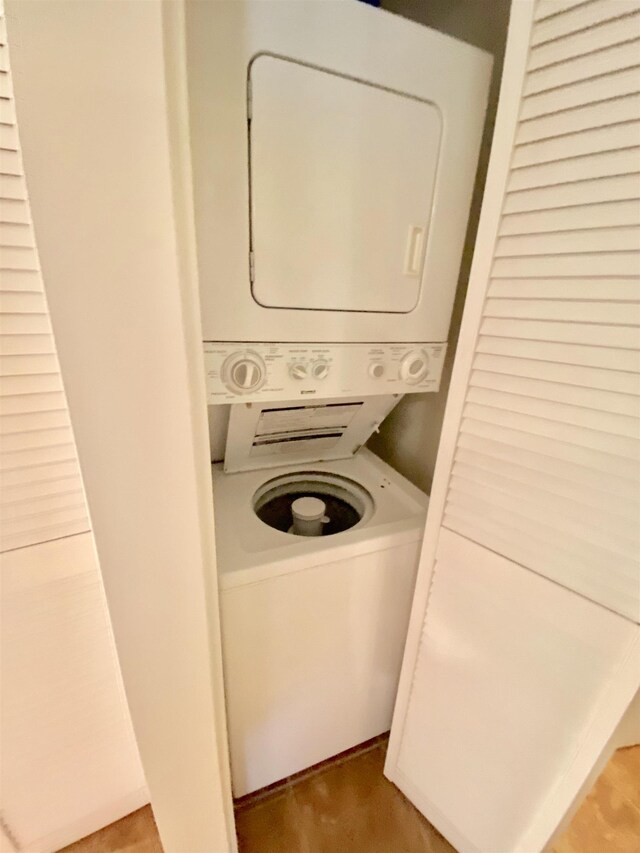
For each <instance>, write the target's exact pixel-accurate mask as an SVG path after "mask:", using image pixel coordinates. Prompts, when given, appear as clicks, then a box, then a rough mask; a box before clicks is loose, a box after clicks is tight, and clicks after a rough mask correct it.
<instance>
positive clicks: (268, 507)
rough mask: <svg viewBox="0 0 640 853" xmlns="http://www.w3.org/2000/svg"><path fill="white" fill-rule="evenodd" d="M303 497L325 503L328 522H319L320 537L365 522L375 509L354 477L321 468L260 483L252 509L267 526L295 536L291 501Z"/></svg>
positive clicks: (366, 493)
mask: <svg viewBox="0 0 640 853" xmlns="http://www.w3.org/2000/svg"><path fill="white" fill-rule="evenodd" d="M302 497H310V498H318V499H320V500H321V501H323V502H324V504H325V506H326V510H325V516H326V517H327V518H328V521H327V522H326V523H324V524H323V525H322V532H321V535H322V536H333V535H335V534H336V533H343V532H344V531H345V530H351V529H352V528H354V527H356V526H357V525H358V524H364V523H366V522H367V521H368V520H369V519H370V518H371V516H372V515H373V511H374V508H375V505H374V501H373V498H372V497H371V495H370V494H369V492H368V491H367V490H366V489H365V488H363V487H362V486H361V485H360V484H359V483H356V482H355V480H350V479H349V478H348V477H341V476H339V475H338V474H326V473H323V472H320V471H297V472H296V473H295V474H286V475H284V476H282V477H275V478H274V479H273V480H268V481H267V482H266V483H263V485H262V486H260V488H259V489H258V490H257V491H256V493H255V494H254V496H253V511H254V512H255V514H256V515H257V516H258V518H259V519H260V520H261V521H262V522H264V523H265V524H268V525H269V527H273V528H274V529H275V530H280V531H281V532H282V533H289V534H290V535H292V536H295V535H296V534H295V533H293V532H292V526H293V513H292V510H291V504H292V503H293V502H294V501H295V500H297V499H298V498H302Z"/></svg>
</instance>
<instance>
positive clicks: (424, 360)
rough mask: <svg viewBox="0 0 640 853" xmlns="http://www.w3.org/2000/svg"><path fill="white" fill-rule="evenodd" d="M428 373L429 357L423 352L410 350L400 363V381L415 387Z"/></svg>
mask: <svg viewBox="0 0 640 853" xmlns="http://www.w3.org/2000/svg"><path fill="white" fill-rule="evenodd" d="M428 373H429V356H428V355H427V353H426V352H425V351H424V350H423V349H420V350H411V352H408V353H407V354H406V355H405V357H404V358H403V359H402V361H401V362H400V379H402V381H403V382H408V383H409V384H410V385H415V384H417V383H418V382H421V381H422V380H423V379H424V378H425V376H426V375H427V374H428Z"/></svg>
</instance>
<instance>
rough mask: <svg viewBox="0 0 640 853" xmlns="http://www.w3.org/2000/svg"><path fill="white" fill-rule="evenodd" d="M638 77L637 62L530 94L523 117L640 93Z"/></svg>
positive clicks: (523, 108)
mask: <svg viewBox="0 0 640 853" xmlns="http://www.w3.org/2000/svg"><path fill="white" fill-rule="evenodd" d="M607 2H608V0H607ZM638 77H640V62H637V63H636V65H635V66H634V67H633V68H625V69H623V70H622V71H618V72H614V73H613V74H607V75H604V76H602V77H598V78H596V79H595V80H593V79H590V80H583V81H581V82H578V83H570V84H568V85H566V86H560V87H559V88H554V89H548V90H547V91H545V92H540V93H538V94H536V95H528V96H527V97H526V98H524V100H523V102H522V108H521V110H520V118H522V119H529V118H535V117H536V116H541V115H548V114H549V113H555V112H558V111H559V110H568V109H571V108H572V107H579V106H583V105H585V104H592V103H595V102H597V101H604V100H607V99H610V98H619V97H620V96H621V95H629V94H631V93H632V92H637V91H638Z"/></svg>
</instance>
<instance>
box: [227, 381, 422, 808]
mask: <svg viewBox="0 0 640 853" xmlns="http://www.w3.org/2000/svg"><path fill="white" fill-rule="evenodd" d="M397 399H398V398H397V397H384V396H382V397H368V398H350V399H339V400H337V399H330V400H321V401H314V402H313V403H312V404H307V405H304V406H301V405H300V403H299V401H294V403H293V405H292V404H291V403H279V404H277V406H276V407H273V406H272V405H268V404H258V405H256V404H252V405H248V406H245V405H237V406H233V407H232V411H231V417H230V423H229V430H228V438H227V450H226V454H225V464H224V466H223V465H221V464H216V465H214V466H213V489H214V503H215V523H216V544H217V560H218V577H219V586H220V601H221V615H222V638H223V655H224V669H225V689H226V701H227V712H228V724H229V741H230V747H231V768H232V779H233V789H234V794H235V796H242V795H244V794H247V793H249V792H251V791H254V790H256V789H258V788H262V787H264V786H265V785H269V784H271V783H272V782H275V781H277V780H278V779H282V778H284V777H286V776H288V775H291V774H292V773H296V772H298V771H300V770H302V769H304V768H306V767H309V766H311V765H313V764H315V763H317V762H319V761H322V760H324V759H326V758H328V757H330V756H332V755H335V754H337V753H339V752H341V751H343V750H345V749H348V748H350V747H352V746H355V745H356V744H358V743H361V742H363V741H365V740H367V739H369V738H371V737H374V736H376V735H379V734H381V733H382V732H384V731H387V730H388V728H389V726H390V723H391V715H392V711H393V704H394V700H395V694H396V688H397V682H398V677H399V673H400V665H401V660H402V652H403V648H404V642H405V635H406V629H407V623H408V619H409V611H410V607H411V600H412V596H413V587H414V582H415V574H416V570H417V565H418V559H419V554H420V548H421V541H422V532H423V528H424V522H425V517H426V510H427V506H428V498H427V496H426V495H424V494H423V493H422V492H421V491H420V490H419V489H417V488H416V487H415V486H413V485H412V484H411V483H409V482H408V481H407V480H406V479H405V478H404V477H402V476H401V475H400V474H398V473H397V472H396V471H394V470H393V469H392V468H390V467H389V466H388V465H387V464H385V463H384V462H382V461H381V460H380V459H379V458H378V457H377V456H375V455H374V454H373V453H371V452H370V451H369V450H367V449H366V448H364V447H361V445H362V444H363V443H364V441H366V439H367V438H368V437H369V434H370V433H371V431H372V430H373V429H374V428H375V425H376V423H378V422H379V421H380V420H381V419H382V418H383V417H384V416H385V415H386V413H387V412H388V411H390V409H391V408H393V406H394V405H395V403H396V402H397ZM292 448H293V449H292ZM338 456H346V458H334V457H338ZM294 458H295V460H296V461H295V462H293V459H294ZM287 461H289V464H286V462H287ZM283 462H284V463H285V464H283ZM292 462H293V464H291V463H292ZM257 466H260V467H257ZM225 468H226V469H227V470H226V471H225ZM230 469H233V470H230ZM301 496H310V497H315V498H316V499H319V500H323V501H324V502H325V504H326V517H328V519H329V521H328V522H327V524H326V526H325V529H324V530H323V535H322V536H319V537H307V536H296V535H294V534H293V533H289V532H287V530H288V529H289V526H290V524H291V519H290V513H289V516H287V517H285V516H286V506H287V505H288V506H290V504H291V503H292V502H293V501H294V500H296V498H298V497H301ZM283 508H284V509H283ZM259 515H261V516H262V518H263V519H266V520H262V519H261V518H260V517H259ZM267 521H269V522H270V523H275V524H276V525H279V527H280V529H274V527H272V526H270V524H268V523H267ZM349 524H351V525H352V526H350V527H349V528H348V529H345V530H342V531H341V532H336V533H334V532H333V530H334V529H339V528H340V526H341V525H342V526H345V525H349Z"/></svg>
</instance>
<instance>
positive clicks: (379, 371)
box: [369, 361, 384, 379]
mask: <svg viewBox="0 0 640 853" xmlns="http://www.w3.org/2000/svg"><path fill="white" fill-rule="evenodd" d="M369 376H371V378H372V379H382V377H383V376H384V364H383V363H382V362H381V361H372V362H371V364H370V365H369Z"/></svg>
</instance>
